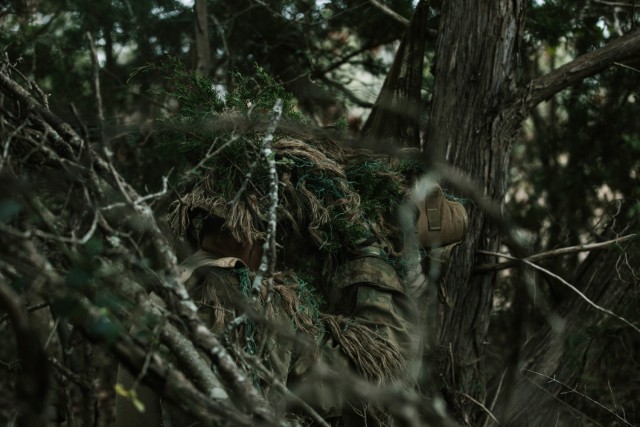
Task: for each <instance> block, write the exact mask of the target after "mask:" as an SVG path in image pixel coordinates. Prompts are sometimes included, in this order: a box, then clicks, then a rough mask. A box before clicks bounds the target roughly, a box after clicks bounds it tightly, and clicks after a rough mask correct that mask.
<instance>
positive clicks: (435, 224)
mask: <svg viewBox="0 0 640 427" xmlns="http://www.w3.org/2000/svg"><path fill="white" fill-rule="evenodd" d="M418 208H419V210H420V216H419V217H418V224H417V229H418V240H419V241H420V243H421V244H422V246H423V247H425V248H437V247H442V246H446V245H450V244H452V243H458V242H460V241H462V239H464V237H465V236H466V235H467V230H468V228H469V219H468V217H467V211H466V209H465V208H464V206H462V203H460V202H456V201H454V200H448V199H447V198H446V197H445V195H444V193H443V192H442V189H441V188H440V187H438V186H436V187H434V188H433V189H432V190H431V192H430V193H428V194H427V195H426V196H425V198H424V201H421V202H420V203H419V204H418Z"/></svg>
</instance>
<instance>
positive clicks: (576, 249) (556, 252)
mask: <svg viewBox="0 0 640 427" xmlns="http://www.w3.org/2000/svg"><path fill="white" fill-rule="evenodd" d="M637 236H638V235H637V234H628V235H626V236H622V237H617V238H615V239H612V240H607V241H606V242H599V243H589V244H585V245H576V246H569V247H566V248H559V249H553V250H550V251H546V252H540V253H539V254H535V255H531V256H529V257H526V258H525V260H527V261H531V262H535V261H540V260H543V259H547V258H553V257H557V256H563V255H571V254H576V253H580V252H589V251H595V250H598V249H607V248H609V247H610V246H613V245H615V244H619V243H622V242H625V241H627V240H631V239H633V238H635V237H637ZM517 264H518V263H517V261H507V262H500V263H497V264H482V265H478V266H476V267H475V268H474V269H473V271H474V272H484V271H496V270H504V269H506V268H511V267H515V266H517Z"/></svg>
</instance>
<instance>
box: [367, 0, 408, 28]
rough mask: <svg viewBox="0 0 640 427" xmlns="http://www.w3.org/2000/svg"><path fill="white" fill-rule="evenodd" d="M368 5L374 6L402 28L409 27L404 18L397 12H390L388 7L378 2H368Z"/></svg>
mask: <svg viewBox="0 0 640 427" xmlns="http://www.w3.org/2000/svg"><path fill="white" fill-rule="evenodd" d="M369 3H371V4H372V5H373V6H375V7H376V9H378V10H380V11H382V12H383V13H384V14H385V15H387V16H389V17H391V18H392V19H393V20H394V21H396V22H398V23H399V24H400V25H402V26H404V27H408V26H409V22H410V21H409V20H408V19H407V18H405V17H404V16H402V15H400V14H399V13H398V12H396V11H394V10H392V9H391V8H390V7H389V6H387V5H385V4H382V3H380V2H379V1H378V0H369Z"/></svg>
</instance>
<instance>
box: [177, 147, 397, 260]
mask: <svg viewBox="0 0 640 427" xmlns="http://www.w3.org/2000/svg"><path fill="white" fill-rule="evenodd" d="M247 144H248V145H249V144H252V142H251V141H250V140H247ZM272 149H273V151H274V153H275V155H276V159H277V160H278V162H279V163H278V167H277V168H278V177H279V188H280V194H279V199H280V205H279V206H278V211H277V215H278V219H279V221H278V222H279V225H280V226H281V227H280V229H281V230H290V231H291V232H294V233H296V234H298V235H304V236H306V237H307V238H309V237H310V243H312V244H313V245H314V246H315V247H317V248H321V247H323V245H325V244H326V243H327V241H328V240H329V239H330V238H331V236H329V235H328V234H330V233H332V232H333V231H334V228H335V227H333V226H332V222H333V221H335V219H336V218H339V219H340V221H341V222H342V223H346V224H357V223H363V221H365V220H364V217H363V210H362V206H361V199H360V195H359V194H358V193H357V192H356V191H355V190H354V188H353V186H352V185H351V183H350V182H349V181H348V178H347V172H346V171H347V170H349V168H352V167H360V165H362V164H363V163H365V162H367V161H372V160H375V161H386V162H389V164H390V165H391V164H392V163H393V162H392V161H390V160H389V159H387V158H384V157H382V156H380V155H376V154H374V153H372V152H370V151H367V150H354V149H348V148H345V147H342V146H340V145H338V144H337V143H335V142H334V141H331V140H329V139H325V138H313V139H304V140H303V139H296V138H291V137H283V138H280V139H277V140H276V141H274V142H273V144H272ZM238 167H245V165H240V164H239V165H238ZM374 173H375V174H376V175H377V176H380V177H381V178H383V179H386V180H392V181H394V182H396V184H397V185H398V186H401V187H402V188H404V187H405V184H404V177H402V176H401V174H399V173H397V172H393V171H391V168H389V170H381V169H380V170H376V171H375V172H374ZM253 178H256V177H253ZM219 179H221V178H220V177H218V175H217V174H216V172H215V166H212V168H211V169H210V172H208V173H206V174H205V175H204V176H203V177H202V178H199V180H198V181H196V182H195V183H194V184H193V185H192V186H191V189H190V190H188V192H187V193H186V194H184V195H181V198H180V199H179V200H176V201H174V202H173V203H172V204H171V206H170V208H169V213H168V222H169V225H170V226H171V228H172V229H173V231H174V232H175V233H176V235H177V236H179V237H187V236H188V235H189V233H191V235H190V236H191V237H196V238H197V235H195V234H197V233H195V232H194V230H193V221H194V218H195V217H197V216H198V215H200V216H208V215H213V216H217V217H220V218H224V220H225V223H224V227H225V228H226V229H228V230H229V231H230V232H231V233H232V235H233V237H234V238H235V239H236V240H237V241H239V242H248V243H250V244H251V243H254V242H256V241H260V240H262V239H264V238H265V237H266V234H265V232H264V229H265V227H264V224H265V223H266V218H267V210H268V203H266V200H267V199H268V197H267V196H268V195H267V194H266V191H265V190H264V189H261V188H260V186H259V185H254V184H250V185H248V186H247V188H246V190H245V191H244V192H243V193H242V194H241V195H240V197H238V198H234V196H235V191H238V190H239V187H240V186H239V185H237V186H238V188H233V189H231V191H233V192H234V193H233V194H223V191H222V190H221V187H220V185H219V184H220V183H219V182H217V180H219ZM236 184H237V183H236ZM234 185H235V184H234ZM232 200H233V202H232ZM388 215H389V212H380V214H379V215H378V217H377V218H369V219H368V221H369V222H371V221H373V223H369V224H368V226H369V227H370V229H371V230H372V231H373V232H374V234H376V237H377V238H378V239H379V240H380V241H381V242H382V243H383V244H384V245H385V246H387V247H389V248H393V247H394V246H396V245H397V242H396V241H394V240H396V238H397V235H398V228H397V227H396V226H395V222H396V221H395V220H394V219H393V218H392V219H389V218H387V216H388ZM334 237H335V236H334ZM390 254H393V250H392V251H391V253H390Z"/></svg>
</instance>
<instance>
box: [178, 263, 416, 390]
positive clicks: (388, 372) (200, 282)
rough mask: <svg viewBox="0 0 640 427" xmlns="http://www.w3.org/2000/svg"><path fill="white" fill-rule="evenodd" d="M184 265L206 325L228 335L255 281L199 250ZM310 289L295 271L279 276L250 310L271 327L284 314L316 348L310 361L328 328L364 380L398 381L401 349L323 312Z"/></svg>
mask: <svg viewBox="0 0 640 427" xmlns="http://www.w3.org/2000/svg"><path fill="white" fill-rule="evenodd" d="M185 265H187V266H188V267H183V269H184V272H185V274H184V276H183V278H185V279H187V280H186V282H187V288H188V289H189V290H190V292H191V294H192V296H193V297H194V301H195V302H196V303H197V304H199V305H200V312H201V313H202V315H203V316H205V321H206V322H207V323H208V324H209V325H210V327H212V328H213V329H214V330H217V331H223V330H224V327H225V325H226V324H228V322H230V321H231V320H233V319H234V318H236V317H237V316H238V315H239V313H240V312H242V311H244V310H245V309H247V308H249V305H250V304H251V302H250V301H249V299H248V297H247V294H246V293H244V292H243V289H242V288H243V284H242V282H243V281H246V282H247V284H248V283H250V282H251V277H250V273H249V272H248V271H247V270H246V269H244V268H242V264H241V262H240V260H238V259H236V258H222V259H219V258H215V257H213V256H212V255H208V254H207V253H206V252H204V251H199V252H197V253H196V254H194V255H193V256H192V257H190V258H189V259H188V260H187V261H185V263H183V266H185ZM185 276H188V277H185ZM243 276H245V277H244V278H243ZM306 286H308V285H306V284H304V282H301V281H300V280H299V279H298V278H296V276H295V275H294V274H293V273H292V272H279V273H277V274H276V275H275V276H274V286H273V288H272V291H273V295H272V297H271V298H267V292H268V291H267V288H266V286H263V287H262V288H261V292H260V302H259V303H260V304H261V306H260V307H252V308H251V310H252V311H253V312H254V314H255V315H261V316H264V321H265V323H266V325H268V327H271V328H276V327H278V323H277V322H281V321H282V320H283V319H281V318H279V316H282V315H283V314H284V315H285V316H286V318H287V319H290V326H291V328H293V330H294V331H295V332H297V333H298V334H300V335H301V336H302V337H303V339H304V340H305V342H307V343H308V344H309V345H311V346H313V347H314V348H312V349H309V348H307V349H306V351H305V353H307V354H306V355H307V356H308V355H309V353H312V354H315V356H314V357H312V358H311V359H317V357H318V350H319V349H318V348H317V346H316V345H317V344H318V343H317V339H318V337H319V336H321V334H320V332H321V330H324V331H326V332H327V333H329V334H330V336H331V337H332V338H333V340H334V341H335V343H336V344H338V345H339V346H340V349H341V351H342V353H343V354H344V355H345V356H346V357H347V359H348V360H349V361H350V362H351V364H352V366H353V368H354V369H355V370H356V371H357V372H358V373H359V374H360V375H362V376H363V378H365V379H367V380H369V381H371V382H374V383H383V382H387V381H389V380H393V379H398V377H399V375H400V373H401V372H402V371H403V367H404V360H403V357H402V355H401V354H400V352H399V351H398V349H397V348H396V347H395V346H394V345H393V344H392V343H390V342H389V341H388V340H387V339H385V338H384V337H382V336H380V335H379V334H377V333H376V332H375V331H372V330H371V329H370V328H369V327H367V326H364V325H361V324H358V323H357V322H355V321H354V320H353V319H350V318H347V317H343V316H338V315H328V314H320V313H319V312H318V308H317V303H316V302H315V301H314V298H315V297H316V296H315V295H314V294H313V292H312V291H311V290H310V289H308V288H306ZM280 326H282V324H280ZM260 329H262V328H260ZM258 332H259V331H258ZM276 332H278V331H276ZM280 332H281V333H282V335H283V336H282V337H280V338H279V339H283V340H285V341H286V340H287V339H289V340H292V338H293V337H292V336H288V337H287V336H286V335H287V334H290V333H291V329H290V328H287V330H284V331H280ZM243 334H244V330H241V331H239V333H238V336H239V338H240V339H241V340H242V337H243ZM259 334H260V333H259ZM256 338H257V339H260V337H256ZM243 344H246V343H243Z"/></svg>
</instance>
